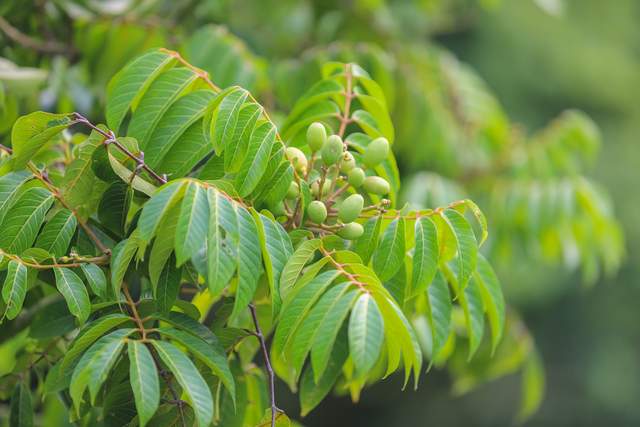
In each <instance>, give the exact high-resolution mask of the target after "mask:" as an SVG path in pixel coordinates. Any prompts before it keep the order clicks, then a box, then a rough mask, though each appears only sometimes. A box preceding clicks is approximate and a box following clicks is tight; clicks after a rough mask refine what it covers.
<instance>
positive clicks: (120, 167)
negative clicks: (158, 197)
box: [107, 138, 156, 196]
mask: <svg viewBox="0 0 640 427" xmlns="http://www.w3.org/2000/svg"><path fill="white" fill-rule="evenodd" d="M124 139H125V138H119V140H124ZM114 153H116V154H117V153H119V152H115V151H114V149H113V148H112V147H111V146H109V147H108V150H107V157H108V159H109V164H110V165H111V169H112V170H113V172H115V174H116V175H117V176H119V177H120V179H121V180H122V181H124V182H127V183H129V185H131V187H133V188H134V189H135V190H138V191H140V192H142V193H144V194H146V195H147V196H151V195H152V194H153V193H155V191H156V186H155V185H153V184H151V183H150V182H149V181H146V180H144V179H142V178H141V177H140V175H139V174H138V173H136V172H135V171H132V170H130V169H129V168H128V167H126V166H125V165H124V164H122V163H121V162H120V161H119V160H118V158H117V156H116V155H114Z"/></svg>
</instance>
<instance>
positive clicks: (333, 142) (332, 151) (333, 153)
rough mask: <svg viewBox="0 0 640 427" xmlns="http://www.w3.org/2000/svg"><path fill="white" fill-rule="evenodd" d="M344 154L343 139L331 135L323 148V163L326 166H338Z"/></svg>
mask: <svg viewBox="0 0 640 427" xmlns="http://www.w3.org/2000/svg"><path fill="white" fill-rule="evenodd" d="M342 152H343V144H342V138H340V137H339V136H338V135H331V136H330V137H329V139H327V143H326V144H324V147H322V151H321V152H320V154H322V161H323V162H324V164H325V165H327V166H330V165H334V164H336V162H337V161H338V160H339V159H340V156H342Z"/></svg>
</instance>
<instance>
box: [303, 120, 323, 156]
mask: <svg viewBox="0 0 640 427" xmlns="http://www.w3.org/2000/svg"><path fill="white" fill-rule="evenodd" d="M325 142H327V131H326V129H325V128H324V125H323V124H322V123H319V122H313V123H311V126H309V127H308V128H307V144H309V148H311V151H312V152H314V153H315V152H316V151H320V150H321V149H322V147H323V146H324V143H325Z"/></svg>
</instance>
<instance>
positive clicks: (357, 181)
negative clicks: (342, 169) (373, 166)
mask: <svg viewBox="0 0 640 427" xmlns="http://www.w3.org/2000/svg"><path fill="white" fill-rule="evenodd" d="M364 178H365V175H364V171H363V170H362V169H360V168H355V169H352V170H351V172H349V176H348V177H347V181H349V184H351V185H353V186H354V187H355V188H358V187H360V186H361V185H362V183H363V182H364Z"/></svg>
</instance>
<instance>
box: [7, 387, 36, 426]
mask: <svg viewBox="0 0 640 427" xmlns="http://www.w3.org/2000/svg"><path fill="white" fill-rule="evenodd" d="M33 414H34V411H33V403H31V392H30V391H29V388H28V387H27V386H26V385H25V384H23V383H22V382H21V381H20V382H18V383H17V384H16V388H15V389H14V390H13V394H11V408H10V410H9V426H10V427H32V426H33Z"/></svg>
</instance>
